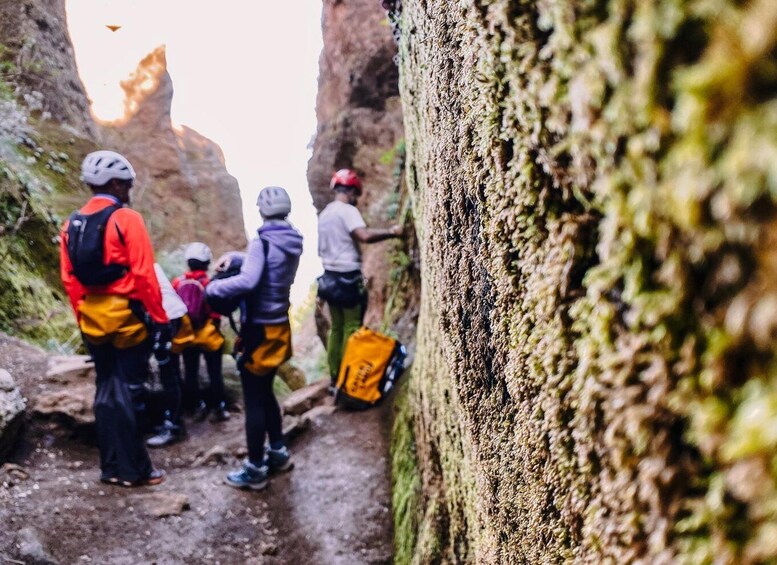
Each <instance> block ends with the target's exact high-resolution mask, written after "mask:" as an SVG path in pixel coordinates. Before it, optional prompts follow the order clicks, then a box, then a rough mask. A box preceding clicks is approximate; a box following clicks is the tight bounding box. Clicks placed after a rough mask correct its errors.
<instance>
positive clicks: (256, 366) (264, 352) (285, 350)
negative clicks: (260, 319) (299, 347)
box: [243, 322, 291, 377]
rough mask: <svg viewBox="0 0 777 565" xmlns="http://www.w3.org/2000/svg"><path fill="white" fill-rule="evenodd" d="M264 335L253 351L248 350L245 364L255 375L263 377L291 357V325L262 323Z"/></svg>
mask: <svg viewBox="0 0 777 565" xmlns="http://www.w3.org/2000/svg"><path fill="white" fill-rule="evenodd" d="M262 330H263V332H264V336H263V339H262V341H261V342H259V345H258V346H257V347H256V348H255V349H254V350H253V351H246V352H245V354H246V357H245V361H244V362H243V363H244V364H243V366H244V367H245V368H246V369H248V370H249V371H250V372H252V373H253V374H254V375H257V376H259V377H262V376H264V375H267V374H269V373H270V371H273V370H275V369H277V368H278V367H280V366H281V365H283V364H284V363H285V362H286V361H288V360H289V359H291V326H290V325H289V323H288V322H286V323H284V324H262Z"/></svg>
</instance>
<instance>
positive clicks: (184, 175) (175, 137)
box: [104, 47, 246, 255]
mask: <svg viewBox="0 0 777 565" xmlns="http://www.w3.org/2000/svg"><path fill="white" fill-rule="evenodd" d="M122 88H123V89H124V91H125V94H126V101H125V110H126V115H125V117H124V119H123V120H121V121H120V122H117V123H116V124H112V125H110V126H109V127H107V128H105V130H104V137H105V138H106V140H107V141H108V142H109V143H112V144H113V145H115V146H116V147H119V148H121V149H122V150H123V152H124V153H125V154H126V156H127V158H128V159H130V161H131V162H132V163H133V165H134V166H135V168H136V170H137V171H138V175H139V177H138V182H137V188H136V189H135V191H134V196H133V198H134V201H133V206H134V207H135V208H136V209H138V210H139V211H140V212H141V213H142V214H143V215H144V217H145V218H146V221H147V223H148V225H149V231H150V232H151V234H152V237H153V238H154V242H155V244H156V245H157V247H158V248H160V249H168V250H169V249H171V248H175V247H177V246H178V245H181V244H182V243H187V242H189V241H194V240H200V241H206V242H207V243H208V244H209V245H210V246H211V248H212V249H213V252H214V254H216V255H218V254H220V253H221V252H223V251H227V250H230V249H242V248H244V247H245V245H246V236H245V228H244V227H243V213H242V208H241V203H240V190H239V187H238V184H237V180H236V179H235V178H234V177H233V176H231V175H230V174H229V173H228V172H227V170H226V167H225V164H224V154H223V153H222V152H221V148H219V146H218V145H216V144H215V143H214V142H212V141H210V140H209V139H207V138H206V137H203V136H202V135H200V134H199V133H197V132H196V131H194V130H192V129H190V128H187V127H183V128H181V129H180V130H178V129H175V128H174V127H173V124H172V122H171V120H170V109H171V105H172V101H173V81H172V79H171V78H170V74H169V73H168V72H167V61H166V58H165V50H164V47H159V48H157V49H156V50H155V51H153V52H152V53H150V54H149V55H148V56H146V57H145V58H144V59H143V60H142V61H141V62H140V64H139V65H138V68H137V69H136V71H135V73H134V74H133V75H132V77H130V78H129V79H128V80H127V81H125V82H123V83H122Z"/></svg>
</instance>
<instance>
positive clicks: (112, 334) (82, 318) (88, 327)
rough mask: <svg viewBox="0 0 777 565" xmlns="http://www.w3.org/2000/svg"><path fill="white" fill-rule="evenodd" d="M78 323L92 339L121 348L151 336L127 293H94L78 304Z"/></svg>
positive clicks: (82, 330) (90, 341)
mask: <svg viewBox="0 0 777 565" xmlns="http://www.w3.org/2000/svg"><path fill="white" fill-rule="evenodd" d="M78 312H79V314H80V315H79V320H78V326H79V328H80V329H81V332H82V333H83V334H84V336H85V337H86V339H87V340H88V341H89V343H92V344H94V345H104V344H108V343H110V344H111V345H113V346H114V347H116V348H118V349H127V348H129V347H134V346H136V345H140V344H141V343H143V341H144V340H145V339H146V338H147V337H148V330H147V329H146V325H145V324H144V323H143V322H141V321H140V319H139V318H138V317H137V316H136V315H135V313H134V312H133V311H132V308H130V301H129V299H128V298H127V297H126V296H117V295H115V294H90V295H87V297H86V298H85V299H84V301H83V302H82V303H81V304H80V305H79V307H78Z"/></svg>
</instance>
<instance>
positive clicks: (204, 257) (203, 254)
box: [183, 241, 213, 263]
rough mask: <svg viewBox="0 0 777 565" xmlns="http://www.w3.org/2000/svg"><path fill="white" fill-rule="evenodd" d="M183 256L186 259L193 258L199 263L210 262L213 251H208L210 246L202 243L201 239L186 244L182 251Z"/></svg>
mask: <svg viewBox="0 0 777 565" xmlns="http://www.w3.org/2000/svg"><path fill="white" fill-rule="evenodd" d="M183 256H184V258H185V259H186V260H187V261H188V260H190V259H194V260H195V261H199V262H200V263H210V262H211V260H212V259H213V253H211V251H210V247H208V246H207V245H205V244H204V243H202V242H201V241H193V242H192V243H190V244H189V245H187V246H186V251H184V253H183Z"/></svg>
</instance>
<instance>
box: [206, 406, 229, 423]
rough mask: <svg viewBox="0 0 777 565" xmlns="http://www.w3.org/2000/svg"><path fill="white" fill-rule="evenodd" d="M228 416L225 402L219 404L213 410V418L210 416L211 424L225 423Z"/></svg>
mask: <svg viewBox="0 0 777 565" xmlns="http://www.w3.org/2000/svg"><path fill="white" fill-rule="evenodd" d="M229 418H230V414H229V412H228V411H227V405H226V403H225V402H219V405H218V406H216V408H214V409H213V416H211V418H210V421H211V422H226V421H227V420H229Z"/></svg>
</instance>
